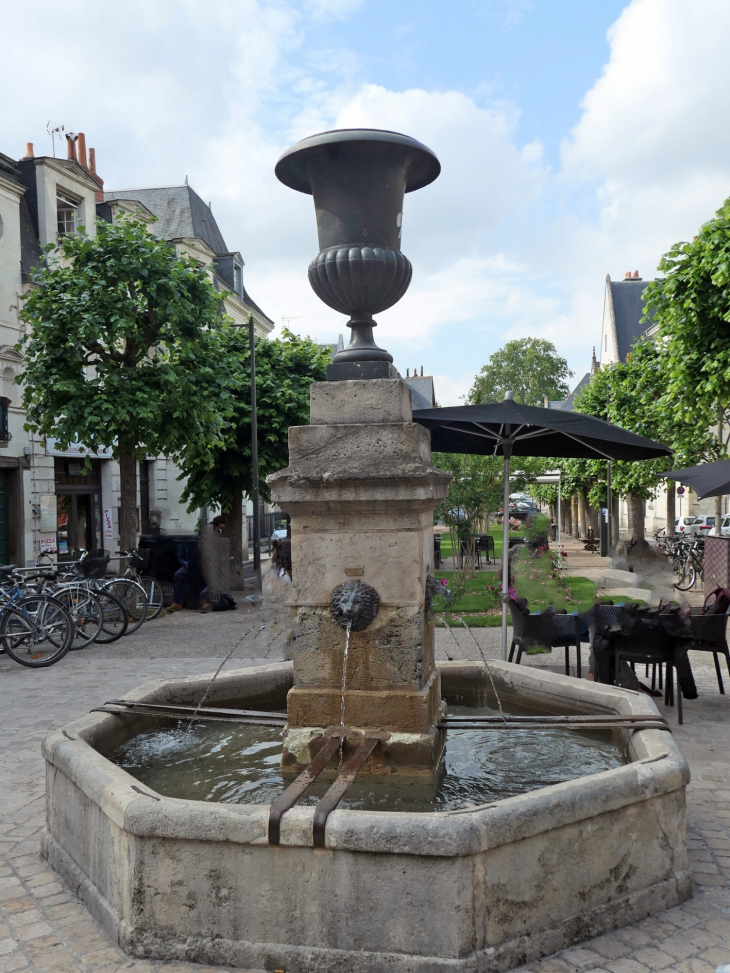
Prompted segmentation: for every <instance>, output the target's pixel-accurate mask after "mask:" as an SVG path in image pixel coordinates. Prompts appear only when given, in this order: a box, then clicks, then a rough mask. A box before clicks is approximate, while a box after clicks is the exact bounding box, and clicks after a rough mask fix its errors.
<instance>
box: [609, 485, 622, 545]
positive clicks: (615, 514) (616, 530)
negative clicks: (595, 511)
mask: <svg viewBox="0 0 730 973" xmlns="http://www.w3.org/2000/svg"><path fill="white" fill-rule="evenodd" d="M620 531H621V524H620V523H619V495H618V493H616V491H615V490H612V491H611V532H612V534H613V538H612V541H611V546H612V547H613V546H615V545H616V544H618V541H619V536H620Z"/></svg>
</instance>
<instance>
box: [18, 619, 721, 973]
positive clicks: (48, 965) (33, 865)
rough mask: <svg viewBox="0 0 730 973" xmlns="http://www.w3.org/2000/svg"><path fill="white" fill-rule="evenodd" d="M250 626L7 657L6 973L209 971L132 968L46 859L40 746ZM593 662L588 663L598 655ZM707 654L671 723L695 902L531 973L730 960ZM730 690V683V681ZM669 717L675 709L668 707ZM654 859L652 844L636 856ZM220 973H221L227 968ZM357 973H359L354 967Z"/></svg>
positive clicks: (472, 650)
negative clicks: (33, 659)
mask: <svg viewBox="0 0 730 973" xmlns="http://www.w3.org/2000/svg"><path fill="white" fill-rule="evenodd" d="M250 620H252V619H247V618H245V617H243V616H242V614H240V613H234V612H230V613H221V614H217V615H198V614H196V613H192V612H188V613H180V614H179V615H176V616H172V617H169V618H162V619H160V620H158V621H156V622H154V623H150V624H149V625H146V626H144V627H143V629H142V630H141V631H140V632H138V633H135V634H134V635H131V636H129V638H128V639H126V640H124V642H123V644H122V645H117V648H116V649H115V647H114V645H112V646H108V647H105V648H101V647H99V648H93V649H89V650H85V651H82V652H75V653H71V654H69V656H67V657H66V658H65V659H63V660H62V661H61V663H59V664H58V665H56V666H54V667H52V668H50V669H47V670H40V671H31V670H28V669H23V668H21V667H20V666H17V665H16V664H15V663H13V662H12V661H10V660H8V659H7V658H6V657H4V656H0V680H2V685H3V687H4V689H5V693H4V694H3V714H2V729H3V735H2V751H1V752H0V773H1V775H2V776H1V777H0V780H2V784H3V786H2V788H1V789H0V973H9V971H12V970H27V971H29V973H30V971H54V973H56V971H57V973H72V971H82V973H113V971H117V970H130V971H135V973H153V971H162V970H164V971H165V973H194V971H197V973H200V971H202V970H204V969H210V968H209V967H201V966H198V965H196V964H187V963H163V962H146V961H136V960H131V959H130V958H129V957H128V956H126V955H125V954H124V953H123V952H122V951H121V950H120V949H119V948H118V947H117V946H116V945H115V944H114V943H112V942H110V941H109V940H108V939H107V937H106V936H105V935H104V934H103V933H102V932H101V931H100V930H99V927H98V926H97V925H96V923H95V922H94V921H93V919H91V917H90V916H89V914H88V913H87V911H86V910H85V909H84V907H83V906H82V905H80V903H79V902H78V900H77V899H76V898H75V897H74V895H73V894H72V893H71V892H70V891H69V890H68V889H67V888H65V887H64V885H63V884H62V883H61V882H60V881H59V880H58V878H57V877H56V876H55V874H54V872H53V871H52V870H51V869H50V868H49V867H48V866H47V865H46V863H45V862H44V861H43V860H42V859H41V858H40V855H39V834H40V830H41V828H42V826H43V821H44V813H45V801H44V791H45V784H44V775H43V761H42V758H41V755H40V744H41V740H42V739H43V737H44V736H45V734H46V733H47V732H48V731H49V730H51V729H53V728H54V727H58V726H62V725H63V724H65V723H67V722H69V721H71V720H73V719H76V718H77V717H79V716H81V715H83V714H85V713H87V712H88V710H89V709H90V708H91V706H92V705H96V704H98V703H99V702H102V701H104V700H106V699H110V698H113V697H115V696H120V695H123V694H124V693H125V692H126V691H128V690H129V689H130V688H132V687H134V686H135V685H138V684H139V683H141V682H143V681H145V680H146V679H151V678H157V677H160V676H179V675H185V674H188V673H191V672H197V673H199V672H205V671H211V670H212V669H214V668H215V665H214V662H215V660H220V659H222V658H223V657H224V656H225V655H226V654H227V652H228V651H230V649H231V648H232V646H233V645H234V644H235V641H236V639H237V638H238V635H239V633H240V632H241V630H242V626H243V625H246V624H247V623H248V622H249V621H250ZM474 635H475V637H476V639H477V640H478V643H479V645H480V646H481V651H483V652H484V654H485V656H486V657H487V658H497V657H498V656H499V637H500V632H499V629H481V630H476V631H475V632H474ZM246 645H247V643H244V645H243V646H242V647H241V650H240V651H239V652H238V653H237V655H236V658H235V659H234V660H233V661H232V662H231V663H230V665H232V666H235V665H241V664H255V663H256V662H257V661H259V660H258V659H257V657H256V653H257V651H258V652H259V654H263V653H261V650H260V648H259V647H258V646H257V645H256V644H253V645H252V646H250V647H248V648H247V649H246V651H245V652H244V651H243V649H244V646H246ZM437 646H438V655H439V657H441V658H445V657H446V656H447V655H449V656H451V657H452V658H463V659H477V658H479V656H480V654H481V653H480V651H478V649H477V646H476V644H475V642H474V641H473V640H472V638H471V635H470V634H469V633H468V632H465V631H464V630H463V629H462V630H456V631H455V632H454V633H453V638H452V637H450V636H449V635H448V633H446V632H444V631H438V632H437ZM561 661H562V660H561V658H560V657H559V658H554V657H553V656H550V655H541V656H532V657H528V659H527V662H528V664H530V665H536V666H540V667H544V668H548V669H554V670H555V671H560V670H561V665H560V663H561ZM584 661H585V660H584ZM709 662H710V664H709V665H708V658H705V657H702V656H695V657H694V658H693V667H694V669H695V674H696V679H697V683H698V688H699V691H700V698H699V699H698V700H696V701H685V707H684V712H685V723H684V726H682V727H677V726H676V713H675V711H674V710H672V709H669V710H668V712H667V715H668V718H669V721H670V723H671V724H672V726H673V727H674V728H675V733H676V739H677V741H678V743H679V745H680V746H681V748H682V750H683V752H684V754H685V756H686V757H687V759H688V760H689V763H690V766H691V769H692V784H691V785H690V787H689V789H688V816H689V829H688V840H689V847H690V857H691V861H692V865H693V869H694V877H695V897H694V899H692V900H690V901H689V902H687V903H686V904H684V905H682V906H680V907H678V908H675V909H671V910H669V911H668V912H664V913H662V914H660V915H658V916H654V917H651V918H649V919H645V920H644V921H643V922H639V923H636V924H635V925H633V926H629V927H626V928H624V929H620V930H616V931H615V932H612V933H609V934H608V935H604V936H600V937H598V938H596V939H593V940H590V941H588V942H586V943H583V944H582V945H581V946H578V947H574V948H572V949H569V950H565V951H563V952H562V953H558V954H556V955H555V956H552V957H549V958H546V959H543V960H541V961H539V962H536V963H531V964H528V965H527V966H524V967H521V968H520V973H572V971H583V970H593V971H595V973H606V971H608V973H645V971H654V970H675V971H681V973H713V971H714V970H715V967H716V966H718V965H720V964H721V963H730V750H729V749H728V744H730V695H728V696H720V695H719V693H718V691H717V683H716V680H715V674H714V669H713V668H712V665H711V657H709ZM726 684H730V678H729V679H727V680H726ZM660 709H661V710H664V707H663V704H661V701H660ZM635 854H636V855H640V854H641V849H640V848H636V849H635ZM217 969H219V970H220V968H217ZM343 973H346V971H343Z"/></svg>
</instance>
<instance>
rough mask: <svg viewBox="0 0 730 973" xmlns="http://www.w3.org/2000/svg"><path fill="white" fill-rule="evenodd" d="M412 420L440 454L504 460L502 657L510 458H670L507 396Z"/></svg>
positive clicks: (590, 423) (578, 418) (630, 436)
mask: <svg viewBox="0 0 730 973" xmlns="http://www.w3.org/2000/svg"><path fill="white" fill-rule="evenodd" d="M413 421H414V422H418V423H419V424H420V425H422V426H425V427H426V428H427V429H430V430H431V447H432V449H435V450H437V451H438V452H440V453H476V454H477V455H481V456H504V512H503V516H502V523H503V527H502V533H503V540H504V546H503V549H502V657H503V658H504V659H506V658H507V602H508V600H509V599H508V594H507V587H508V581H507V553H508V550H509V470H510V460H511V458H512V457H513V456H554V457H563V458H565V459H573V458H575V459H607V460H640V459H656V458H658V457H661V456H670V455H671V450H670V449H667V447H666V446H662V445H661V444H660V443H655V442H654V441H653V440H651V439H645V438H644V437H643V436H637V435H636V434H635V433H633V432H628V431H627V430H626V429H622V428H621V427H620V426H613V425H611V423H609V422H604V421H603V419H596V418H595V417H594V416H584V415H581V414H580V413H577V412H563V411H562V410H560V409H540V408H537V407H536V406H532V405H521V404H520V403H519V402H515V401H514V397H513V395H512V393H511V392H506V393H505V396H504V401H502V402H490V403H487V404H486V405H460V406H454V407H452V408H447V409H418V410H416V411H415V412H414V413H413Z"/></svg>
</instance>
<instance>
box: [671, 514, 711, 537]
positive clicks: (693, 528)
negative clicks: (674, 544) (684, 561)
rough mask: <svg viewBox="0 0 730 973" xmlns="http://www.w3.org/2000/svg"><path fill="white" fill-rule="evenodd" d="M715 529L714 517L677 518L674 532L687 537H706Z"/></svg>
mask: <svg viewBox="0 0 730 973" xmlns="http://www.w3.org/2000/svg"><path fill="white" fill-rule="evenodd" d="M714 527H715V518H714V517H705V516H703V517H697V516H695V517H677V519H676V521H675V531H676V533H678V534H685V535H686V536H687V537H698V536H701V537H706V536H707V535H708V534H709V533H710V532H711V531H712V530H714Z"/></svg>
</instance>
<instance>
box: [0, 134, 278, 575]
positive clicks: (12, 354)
mask: <svg viewBox="0 0 730 973" xmlns="http://www.w3.org/2000/svg"><path fill="white" fill-rule="evenodd" d="M67 139H68V155H67V158H66V159H57V158H54V157H49V156H35V155H34V153H33V147H32V145H28V147H27V150H26V155H25V156H24V158H23V159H20V160H18V161H16V160H14V159H12V158H11V157H9V156H6V155H3V154H0V383H1V386H0V393H1V394H0V563H14V564H28V563H32V562H33V561H34V560H35V558H37V557H38V555H39V554H40V553H42V552H44V551H47V552H48V553H51V554H54V555H57V556H58V559H59V560H64V559H67V558H70V557H71V555H72V552H73V551H74V550H75V549H78V548H85V549H87V550H91V549H94V548H102V547H103V548H105V549H107V550H110V551H111V552H112V554H116V553H117V552H118V550H119V502H120V501H119V495H120V483H119V467H118V464H117V463H116V461H115V460H114V459H113V458H112V454H111V450H110V449H101V450H98V451H96V452H93V453H89V451H88V450H87V449H85V447H84V446H83V445H82V444H72V446H71V447H70V448H69V449H66V450H61V449H59V448H58V446H57V444H56V443H55V442H54V441H53V440H52V439H47V440H45V439H39V438H38V437H37V436H33V435H32V434H30V433H28V432H26V431H24V429H23V425H24V422H25V413H24V410H23V408H22V404H21V391H22V390H21V388H20V387H19V386H18V385H17V384H16V382H15V379H16V377H17V376H19V375H22V371H23V355H22V353H21V352H19V351H17V350H16V347H15V346H16V345H17V343H18V342H19V340H20V339H21V337H22V336H23V335H24V333H25V330H24V329H25V326H24V324H23V323H22V322H21V321H20V318H19V311H20V308H21V306H22V301H23V298H24V296H25V295H26V294H27V293H28V292H29V289H30V288H32V287H33V286H34V285H33V282H32V275H33V270H34V268H35V267H37V266H38V264H39V262H40V256H41V252H42V249H43V247H45V246H46V245H47V244H55V243H56V242H57V240H58V238H59V236H60V235H63V234H67V233H73V232H76V231H77V230H78V228H79V227H84V228H85V231H86V233H87V234H88V235H89V236H91V237H93V236H94V235H95V232H96V227H95V217H97V216H99V217H100V218H101V219H105V220H108V221H110V222H114V221H115V220H118V219H119V218H120V217H121V216H122V215H123V214H134V215H137V216H139V217H141V218H143V219H147V220H149V225H150V230H151V232H153V233H155V234H157V235H158V236H161V237H163V238H164V239H167V240H169V241H170V242H171V243H173V244H174V245H175V247H176V249H177V251H178V253H181V254H182V253H186V254H189V255H190V256H191V257H192V258H193V259H195V260H196V261H197V262H198V263H199V264H200V265H201V266H205V267H207V268H209V271H210V275H211V280H212V283H213V285H214V287H215V288H216V289H217V290H219V291H220V293H221V300H222V303H223V305H224V309H225V311H226V313H227V314H228V315H229V316H230V317H231V318H232V320H233V321H234V323H236V324H240V325H243V324H245V323H247V322H248V318H249V315H252V316H253V318H254V327H255V330H256V332H257V334H259V335H260V336H262V337H263V336H266V335H268V334H269V333H270V332H271V330H272V329H273V326H274V324H273V322H272V321H271V320H270V319H269V318H268V317H267V316H266V315H265V314H264V312H263V311H262V310H261V309H260V308H259V307H258V306H257V305H256V304H255V303H254V302H253V300H252V299H251V298H250V296H249V295H248V293H247V291H246V289H245V286H244V282H243V267H244V262H243V259H242V257H241V254H240V253H239V252H237V251H231V250H229V248H228V247H227V246H226V243H225V241H224V240H223V238H222V235H221V233H220V230H219V228H218V225H217V223H216V221H215V219H214V217H213V214H212V211H211V209H210V206H208V205H206V204H205V203H204V202H203V201H202V200H201V199H200V197H199V196H198V195H197V194H196V193H195V192H194V191H193V189H192V188H191V187H190V186H188V185H187V180H186V184H185V185H184V186H175V187H170V188H161V189H143V190H121V191H117V192H105V191H104V185H103V181H102V180H101V178H100V177H99V176H98V174H97V173H96V164H95V163H96V160H95V153H94V150H93V149H90V150H89V153H88V156H87V152H86V145H85V140H84V137H83V135H81V134H79V135H78V136H76V137H73V138H68V136H67ZM153 217H157V221H156V222H155V221H153ZM87 457H88V458H90V462H91V471H90V472H89V471H88V470H87V469H86V467H85V461H86V459H87ZM178 475H179V471H178V469H177V468H176V466H175V464H174V463H173V462H172V461H171V460H169V459H168V458H166V457H164V456H148V457H145V459H144V460H142V461H141V462H140V463H139V468H138V517H139V527H140V530H141V531H142V532H148V531H150V530H151V531H156V530H160V529H161V530H163V531H165V532H166V533H168V534H175V533H187V532H190V531H192V530H194V528H195V526H196V523H197V520H198V512H197V511H195V512H193V513H188V512H187V510H186V509H185V506H184V505H183V504H182V503H181V501H180V495H181V493H182V489H183V484H182V483H180V482H179V481H178V479H177V478H178Z"/></svg>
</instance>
